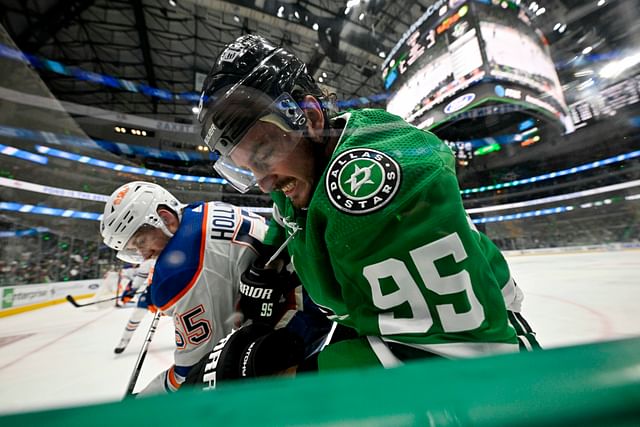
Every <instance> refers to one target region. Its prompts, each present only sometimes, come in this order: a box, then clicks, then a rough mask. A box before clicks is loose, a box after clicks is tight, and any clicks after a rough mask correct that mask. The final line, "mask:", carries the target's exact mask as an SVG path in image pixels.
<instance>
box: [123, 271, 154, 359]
mask: <svg viewBox="0 0 640 427" xmlns="http://www.w3.org/2000/svg"><path fill="white" fill-rule="evenodd" d="M155 261H156V260H155V259H151V258H150V259H146V260H144V261H142V263H141V264H140V265H138V266H137V267H133V268H128V269H127V270H133V271H129V273H133V279H131V281H130V282H129V284H128V285H127V286H126V288H125V289H124V291H123V292H122V295H121V297H120V300H121V301H122V306H121V307H124V306H125V304H127V303H128V302H129V301H131V300H132V299H133V298H134V296H135V295H136V293H137V294H138V301H137V302H136V306H135V307H134V308H133V312H132V313H131V317H129V321H128V322H127V326H126V327H125V328H124V332H123V333H122V338H120V342H119V343H118V346H117V347H116V348H115V349H114V352H115V353H116V354H120V353H122V352H123V351H124V350H125V348H127V345H128V344H129V341H131V338H132V337H133V334H134V333H135V331H136V329H138V326H140V322H141V321H142V319H143V318H144V315H145V314H146V313H147V311H151V312H155V311H156V310H155V307H154V306H153V304H151V301H150V300H151V295H150V293H149V288H148V286H147V285H148V281H149V279H150V275H151V274H152V273H151V271H152V270H153V265H154V264H155Z"/></svg>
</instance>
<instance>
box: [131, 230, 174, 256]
mask: <svg viewBox="0 0 640 427" xmlns="http://www.w3.org/2000/svg"><path fill="white" fill-rule="evenodd" d="M168 241H169V237H168V236H167V235H166V234H164V233H163V232H162V230H161V229H159V228H155V227H151V226H142V227H140V228H139V229H138V231H136V232H135V233H134V235H133V236H131V238H130V239H129V242H127V245H126V249H127V250H131V251H137V252H138V253H139V254H140V255H142V257H143V258H144V259H149V258H157V257H158V255H159V254H160V252H162V250H163V249H164V247H165V246H167V242H168Z"/></svg>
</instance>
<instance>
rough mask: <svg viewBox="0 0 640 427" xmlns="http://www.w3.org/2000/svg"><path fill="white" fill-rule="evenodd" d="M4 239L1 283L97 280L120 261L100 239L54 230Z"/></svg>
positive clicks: (3, 284) (1, 252)
mask: <svg viewBox="0 0 640 427" xmlns="http://www.w3.org/2000/svg"><path fill="white" fill-rule="evenodd" d="M0 240H1V241H2V245H1V248H2V249H0V286H11V285H19V284H31V283H49V282H63V281H70V280H83V279H93V278H96V277H102V276H103V275H104V273H105V272H106V271H107V270H108V269H110V268H113V266H115V265H117V264H118V263H119V261H117V260H116V259H115V257H114V255H113V251H110V250H107V248H106V247H101V246H102V245H100V244H98V243H97V242H92V241H85V240H80V239H75V238H69V237H62V236H57V235H55V234H53V233H50V232H40V233H37V234H34V235H25V236H20V237H17V236H15V237H8V236H3V237H2V238H0Z"/></svg>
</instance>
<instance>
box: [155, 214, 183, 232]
mask: <svg viewBox="0 0 640 427" xmlns="http://www.w3.org/2000/svg"><path fill="white" fill-rule="evenodd" d="M158 216H160V219H161V220H162V222H164V225H166V226H167V229H169V231H170V232H172V233H175V232H176V230H177V229H178V226H179V225H180V222H179V221H178V217H177V216H176V214H174V213H173V212H171V211H170V210H169V209H165V208H158Z"/></svg>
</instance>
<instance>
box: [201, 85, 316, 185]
mask: <svg viewBox="0 0 640 427" xmlns="http://www.w3.org/2000/svg"><path fill="white" fill-rule="evenodd" d="M238 97H239V98H241V99H242V100H243V101H244V102H241V103H240V102H239V100H238V99H237V98H238ZM227 100H228V102H227V103H224V105H222V103H220V102H218V103H217V104H218V105H216V106H213V107H211V108H210V109H209V111H208V112H207V113H206V117H205V120H204V124H205V125H204V127H203V129H202V136H203V138H204V141H205V143H206V144H207V146H208V147H209V149H210V150H211V151H217V152H218V153H219V154H220V158H219V159H218V160H217V161H216V163H215V164H214V169H215V170H216V172H218V173H219V174H220V175H221V176H222V177H223V178H225V179H226V180H227V181H229V183H230V184H231V185H232V186H233V187H234V188H236V189H237V190H238V191H240V192H242V193H244V192H246V191H248V190H249V189H250V188H251V187H252V186H254V185H255V184H256V183H257V180H256V177H255V175H254V172H256V171H266V170H268V169H269V167H270V166H271V165H272V164H273V163H274V162H275V161H276V160H279V159H282V157H283V156H287V155H288V154H289V153H290V152H291V151H293V149H294V148H295V147H296V142H297V141H299V140H300V138H293V137H291V133H302V132H304V130H305V129H306V126H305V125H306V116H305V115H304V112H303V111H302V108H300V106H299V105H298V103H297V102H296V101H295V100H294V99H293V97H292V96H291V95H290V94H288V93H282V94H280V96H278V97H277V98H276V99H275V100H272V99H270V98H268V97H267V96H266V95H265V94H264V93H262V92H260V91H256V90H255V89H252V88H240V89H236V92H235V95H234V96H229V97H228V98H227ZM255 101H257V102H255ZM251 105H253V106H254V107H255V108H253V109H251V111H248V108H249V106H251ZM216 108H217V110H216ZM234 110H235V111H234ZM257 122H263V123H269V124H272V125H274V126H275V127H274V128H272V129H273V130H274V131H273V132H271V133H270V132H265V133H262V134H260V135H259V136H258V138H256V135H253V139H254V140H251V139H249V138H248V135H247V134H248V132H249V130H250V129H251V128H252V127H253V126H254V125H255V124H256V123H257ZM207 126H208V127H207ZM283 132H284V134H285V135H284V136H283ZM287 134H288V135H289V136H287ZM241 143H242V146H243V149H248V150H251V151H255V150H259V151H261V152H263V153H262V154H261V155H259V156H258V155H251V156H249V157H250V158H251V162H249V163H247V164H246V165H239V164H237V163H236V161H235V160H234V159H233V157H234V156H233V153H234V151H236V149H237V148H238V146H239V145H240V144H241ZM254 154H255V153H254Z"/></svg>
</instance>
